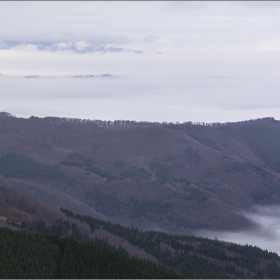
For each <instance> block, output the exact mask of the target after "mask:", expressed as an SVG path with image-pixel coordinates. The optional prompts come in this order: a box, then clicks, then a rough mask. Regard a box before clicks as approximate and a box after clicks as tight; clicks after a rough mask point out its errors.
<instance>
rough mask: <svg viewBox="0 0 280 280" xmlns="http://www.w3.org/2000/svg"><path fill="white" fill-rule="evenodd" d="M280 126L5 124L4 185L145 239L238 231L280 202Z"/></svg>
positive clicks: (33, 120)
mask: <svg viewBox="0 0 280 280" xmlns="http://www.w3.org/2000/svg"><path fill="white" fill-rule="evenodd" d="M279 140H280V122H279V121H276V120H274V119H272V118H266V119H259V120H252V121H245V122H239V123H226V124H219V123H216V124H208V125H206V124H193V123H184V124H159V123H136V122H129V121H115V122H101V121H87V120H78V119H63V118H55V117H48V118H37V117H30V118H28V119H24V118H16V117H13V116H11V115H9V114H7V113H1V114H0V151H1V154H0V174H1V175H0V182H1V183H2V185H5V186H7V187H9V188H10V189H14V190H20V191H23V192H26V193H27V194H28V195H30V196H33V197H36V198H37V199H38V200H39V201H42V202H45V203H47V204H48V205H49V206H52V207H54V208H56V209H59V208H60V207H64V208H67V209H72V210H73V211H74V212H77V213H81V214H86V215H91V216H93V217H96V218H100V219H110V220H111V221H114V222H119V223H121V224H125V225H134V226H137V227H139V228H141V229H162V230H165V231H167V232H177V233H179V232H183V231H184V230H186V229H201V228H207V229H237V228H240V227H245V226H250V222H249V221H248V220H247V219H246V218H244V217H243V216H242V211H244V210H247V209H248V208H250V207H251V206H252V205H253V204H256V203H257V204H274V203H279V200H280V177H279V176H280V174H279V173H278V172H279V171H280V141H279Z"/></svg>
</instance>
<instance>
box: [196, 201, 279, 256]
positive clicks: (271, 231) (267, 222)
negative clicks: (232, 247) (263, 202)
mask: <svg viewBox="0 0 280 280" xmlns="http://www.w3.org/2000/svg"><path fill="white" fill-rule="evenodd" d="M243 215H244V216H245V217H247V218H248V219H250V220H251V221H252V222H253V223H254V225H255V226H254V227H253V228H252V229H249V230H244V231H236V232H234V231H208V230H204V231H197V232H195V233H194V234H195V235H197V236H202V237H208V238H211V239H218V240H223V241H228V242H233V243H237V244H241V245H246V244H248V245H252V246H257V247H259V248H261V249H263V250H267V251H269V252H275V253H277V254H278V255H280V206H279V205H272V206H259V205H256V206H254V207H253V208H252V209H251V211H250V212H244V213H243Z"/></svg>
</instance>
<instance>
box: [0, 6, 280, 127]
mask: <svg viewBox="0 0 280 280" xmlns="http://www.w3.org/2000/svg"><path fill="white" fill-rule="evenodd" d="M0 24H1V27H2V28H1V29H0V73H1V74H2V75H1V77H0V96H1V102H0V111H7V112H10V113H12V114H14V115H16V116H19V117H20V116H22V117H29V116H31V115H36V116H42V117H43V116H61V117H75V118H86V119H103V120H115V119H129V120H138V121H140V120H144V121H146V120H147V121H172V122H176V121H179V122H184V121H203V122H226V121H240V120H247V119H255V118H262V117H274V118H276V119H280V94H279V90H278V89H279V88H280V87H279V85H280V79H279V77H280V71H279V70H280V63H279V62H280V2H277V1H271V2H269V1H257V2H253V1H248V2H244V1H237V2H233V1H228V2H225V1H215V2H207V1H198V2H195V1H191V2H188V1H180V2H173V1H172V2H167V1H164V2H160V1H155V2H151V1H145V2H139V1H131V2H130V1H123V2H116V1H114V2H108V1H104V2H101V1H92V2H90V1H86V2H80V1H79V2H75V1H69V2H67V1H65V2H57V1H50V2H42V1H30V2H14V1H10V2H3V1H1V2H0ZM107 73H108V74H110V75H112V77H100V75H102V74H107ZM79 75H85V77H73V76H79ZM87 75H94V77H87Z"/></svg>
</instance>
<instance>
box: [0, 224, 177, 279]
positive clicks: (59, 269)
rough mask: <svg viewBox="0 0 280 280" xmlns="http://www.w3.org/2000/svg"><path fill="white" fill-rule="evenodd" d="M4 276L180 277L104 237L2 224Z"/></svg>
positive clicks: (0, 242) (0, 244) (0, 253)
mask: <svg viewBox="0 0 280 280" xmlns="http://www.w3.org/2000/svg"><path fill="white" fill-rule="evenodd" d="M0 248H1V250H0V260H1V261H0V277H1V278H21V279H23V278H40V279H47V278H52V279H55V278H62V279H66V278H68V279H69V278H70V279H76V278H81V279H85V278H87V279H92V278H94V279H96V278H105V279H106V278H107V279H108V278H110V279H112V278H126V279H128V278H178V277H179V275H178V274H176V273H175V272H172V271H169V270H167V269H164V268H162V267H158V266H156V265H154V264H152V263H148V262H147V261H144V260H138V259H136V258H131V257H129V256H127V255H126V254H125V253H122V252H121V251H120V250H119V251H118V250H116V249H115V248H113V247H111V246H109V245H108V244H106V242H102V241H99V242H98V241H97V240H95V241H92V240H88V241H87V242H82V243H81V242H78V241H76V240H74V239H73V238H61V237H59V236H55V235H51V236H45V235H38V234H34V233H28V232H24V231H12V230H10V229H7V228H0Z"/></svg>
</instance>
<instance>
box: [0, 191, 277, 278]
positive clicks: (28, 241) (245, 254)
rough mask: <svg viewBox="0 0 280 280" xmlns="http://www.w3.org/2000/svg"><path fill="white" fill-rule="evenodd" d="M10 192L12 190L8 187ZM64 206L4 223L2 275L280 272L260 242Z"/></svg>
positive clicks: (253, 275)
mask: <svg viewBox="0 0 280 280" xmlns="http://www.w3.org/2000/svg"><path fill="white" fill-rule="evenodd" d="M6 194H7V195H8V196H10V195H11V193H10V192H9V191H7V190H6ZM12 195H14V193H13V194H12ZM37 209H40V206H39V205H37ZM60 211H61V215H60V218H59V219H56V220H55V222H53V223H50V222H48V221H44V220H36V219H33V220H29V221H22V222H21V223H20V224H19V223H16V222H15V221H13V220H7V221H6V223H2V228H0V247H1V251H0V259H1V263H0V277H1V278H43V279H46V278H64V279H65V278H68V279H69V278H70V279H73V278H87V279H88V278H107V279H108V278H125V279H128V278H130V279H139V278H145V279H147V278H149V279H151V278H173V279H174V278H192V279H194V278H207V279H209V278H211V279H217V278H219V279H225V278H250V279H251V278H279V277H280V257H279V256H278V255H277V254H275V253H272V252H267V251H263V250H261V249H260V248H258V247H256V246H254V247H253V246H248V245H246V246H241V245H237V244H233V243H227V242H221V241H218V240H211V239H207V238H198V237H194V236H187V235H172V234H167V233H163V232H158V231H145V232H143V231H141V230H138V229H137V228H134V227H124V226H122V225H120V224H115V223H111V222H110V221H104V220H99V219H95V218H92V217H90V216H87V215H78V214H74V213H73V212H72V211H71V210H67V209H64V208H61V209H60ZM86 225H87V226H88V227H86ZM5 227H10V228H11V229H8V228H5ZM12 230H13V231H12Z"/></svg>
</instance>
